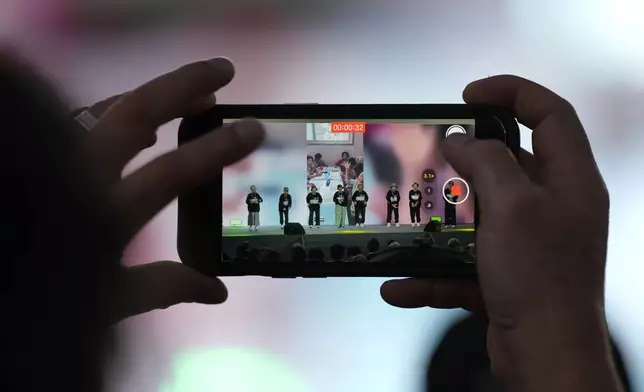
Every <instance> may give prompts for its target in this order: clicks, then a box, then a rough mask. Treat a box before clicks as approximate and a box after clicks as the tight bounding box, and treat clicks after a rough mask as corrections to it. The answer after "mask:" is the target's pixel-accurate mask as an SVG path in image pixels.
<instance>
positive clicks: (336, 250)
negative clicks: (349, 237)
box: [331, 244, 346, 261]
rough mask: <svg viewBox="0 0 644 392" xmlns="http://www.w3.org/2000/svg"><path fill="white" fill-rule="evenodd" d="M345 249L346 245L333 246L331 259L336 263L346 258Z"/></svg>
mask: <svg viewBox="0 0 644 392" xmlns="http://www.w3.org/2000/svg"><path fill="white" fill-rule="evenodd" d="M345 250H346V249H345V248H344V245H341V244H335V245H332V246H331V258H332V259H333V260H334V261H340V260H342V259H343V258H344V253H345Z"/></svg>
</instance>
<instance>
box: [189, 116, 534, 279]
mask: <svg viewBox="0 0 644 392" xmlns="http://www.w3.org/2000/svg"><path fill="white" fill-rule="evenodd" d="M242 118H257V119H259V120H262V119H271V120H279V119H309V118H310V119H316V120H325V119H328V120H345V119H346V120H355V119H360V120H365V121H369V120H375V121H377V120H383V121H384V120H443V119H449V120H459V119H467V120H472V119H473V120H474V127H475V136H476V138H478V139H496V140H501V141H503V142H504V143H505V144H506V145H507V146H508V148H509V149H510V151H512V153H513V154H514V155H515V156H516V157H519V156H520V154H519V153H520V149H521V147H520V135H519V127H518V124H517V122H516V120H515V118H514V116H513V115H512V113H510V112H509V111H507V110H505V109H503V108H499V107H495V106H487V105H467V104H410V105H405V104H394V105H387V104H373V105H317V104H301V105H290V104H289V105H217V106H216V107H214V108H213V109H211V110H208V111H206V112H203V113H201V114H199V115H196V116H192V117H186V118H184V119H183V120H182V121H181V124H180V126H179V132H178V143H179V145H181V144H185V143H188V142H190V141H192V140H195V139H197V138H199V137H201V136H204V135H205V134H208V133H210V132H212V131H213V130H215V129H217V128H219V127H221V126H222V125H223V122H224V120H235V119H242ZM222 178H223V176H222V173H219V175H217V176H215V177H214V178H213V180H212V181H211V182H209V183H207V184H204V185H202V186H200V187H198V188H196V189H194V190H193V191H192V192H190V193H188V194H185V195H181V196H180V197H179V201H178V228H177V251H178V253H179V256H180V258H181V260H182V262H183V263H184V264H186V265H188V266H190V267H192V268H195V269H196V270H198V271H200V272H202V273H204V274H206V275H209V276H247V275H253V276H270V277H274V278H295V277H422V276H441V277H455V276H475V274H476V266H475V265H473V264H471V263H467V264H464V263H461V262H458V261H453V262H449V261H446V262H443V263H434V262H431V263H429V262H424V263H421V262H418V263H413V264H414V265H411V264H412V263H409V264H408V263H405V265H396V264H387V263H328V262H327V263H305V264H304V263H289V262H281V263H259V262H258V263H253V264H249V263H248V264H247V263H241V264H237V263H232V262H222V261H221V259H222V256H221V255H222V242H221V241H222V236H221V234H222V233H221V230H222V227H221V225H220V223H219V222H220V221H221V214H222V210H221V202H222V200H221V199H222V191H221V190H222ZM478 223H479V219H478V207H477V208H476V209H475V225H478ZM469 235H470V236H471V233H470V234H469ZM453 237H456V238H458V235H457V233H454V235H453ZM437 252H439V253H441V252H440V251H437ZM443 253H444V252H443ZM428 256H429V255H428ZM440 257H441V258H442V259H445V257H442V256H440ZM448 258H449V255H448ZM415 264H418V265H415Z"/></svg>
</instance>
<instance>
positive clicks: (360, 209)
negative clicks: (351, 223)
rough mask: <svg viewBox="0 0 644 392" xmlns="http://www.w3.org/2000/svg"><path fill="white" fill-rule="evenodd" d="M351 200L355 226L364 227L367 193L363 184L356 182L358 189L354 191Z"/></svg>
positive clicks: (367, 200)
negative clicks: (353, 208)
mask: <svg viewBox="0 0 644 392" xmlns="http://www.w3.org/2000/svg"><path fill="white" fill-rule="evenodd" d="M351 201H353V204H354V206H355V217H356V226H357V227H364V222H365V215H366V214H367V203H368V202H369V195H368V194H367V192H365V191H364V184H362V183H359V184H358V190H357V191H355V192H354V194H353V196H352V197H351Z"/></svg>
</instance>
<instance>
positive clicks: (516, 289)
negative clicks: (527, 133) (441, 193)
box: [381, 76, 609, 390]
mask: <svg viewBox="0 0 644 392" xmlns="http://www.w3.org/2000/svg"><path fill="white" fill-rule="evenodd" d="M463 96H464V99H465V101H466V102H467V103H471V104H492V105H498V106H503V107H506V108H510V109H512V110H513V111H514V113H515V114H516V116H517V119H518V120H519V122H521V123H522V124H524V125H525V126H527V127H529V128H531V129H533V131H534V132H533V134H532V145H533V148H534V156H533V155H531V154H529V153H527V152H525V151H523V152H522V154H521V156H519V157H518V161H517V159H516V158H515V157H514V156H513V155H512V154H511V153H510V151H509V150H508V148H507V147H506V146H505V145H504V144H503V143H502V142H500V141H495V140H477V139H474V138H469V137H467V136H466V135H453V136H450V137H449V138H447V139H446V142H445V144H444V154H445V157H446V159H447V160H448V161H449V162H450V164H451V165H452V166H453V167H454V169H455V170H456V171H457V172H458V173H460V174H461V175H462V176H463V177H465V178H466V179H467V180H468V181H470V183H471V184H472V185H473V189H474V190H475V191H476V196H477V200H478V203H479V208H480V224H479V226H478V228H477V231H476V265H477V270H478V280H441V279H404V280H396V281H389V282H386V283H385V284H384V285H383V286H382V288H381V294H382V297H383V298H384V300H385V301H387V302H388V303H390V304H392V305H394V306H399V307H405V308H416V307H423V306H430V307H435V308H458V307H462V308H465V309H470V310H485V311H487V314H488V316H489V330H488V349H489V352H490V357H491V360H492V363H493V367H494V369H495V372H496V374H498V375H500V376H501V377H502V378H503V379H504V380H505V381H506V382H509V383H510V384H511V385H514V386H515V387H518V386H519V385H521V386H523V387H524V386H525V383H523V384H521V382H523V381H526V380H527V379H528V378H530V377H529V375H534V374H535V372H536V374H541V376H544V375H545V374H549V375H548V377H545V378H544V381H538V380H536V379H535V378H536V377H534V378H530V381H531V382H533V386H532V387H533V388H536V386H537V385H540V386H544V385H548V386H550V387H553V386H554V385H553V384H547V382H554V381H553V379H556V378H557V375H559V373H558V372H559V371H560V369H567V370H570V368H571V366H573V364H574V363H575V361H576V362H577V363H582V362H583V361H584V360H586V359H587V358H592V359H595V358H599V359H600V360H602V358H601V357H602V355H604V354H603V353H604V351H603V349H604V346H605V344H604V343H605V342H604V341H603V340H602V339H604V338H605V333H606V331H605V325H604V324H605V316H604V313H603V306H604V268H605V262H606V246H607V237H608V210H609V197H608V192H607V190H606V187H605V185H604V182H603V180H602V177H601V175H600V173H599V170H598V168H597V165H596V163H595V159H594V157H593V153H592V151H591V148H590V144H589V142H588V139H587V136H586V133H585V131H584V128H583V126H582V124H581V122H580V120H579V118H578V117H577V114H576V112H575V109H574V108H573V107H572V106H571V104H570V103H568V102H567V101H566V100H564V99H563V98H561V97H559V96H558V95H556V94H555V93H553V92H552V91H549V90H547V89H546V88H545V87H542V86H540V85H538V84H536V83H533V82H531V81H528V80H525V79H522V78H518V77H514V76H498V77H492V78H488V79H484V80H480V81H476V82H473V83H472V84H470V85H469V86H468V87H467V88H466V89H465V91H464V93H463ZM598 353H599V354H598ZM595 354H598V355H595ZM578 370H579V371H580V372H581V369H578ZM596 370H597V368H595V367H589V368H588V369H586V370H584V375H583V377H587V382H589V383H592V382H593V380H595V381H596V379H594V376H595V374H593V372H595V371H596ZM596 373H601V372H596ZM590 374H593V376H589V375H590ZM568 376H570V377H567V380H568V381H569V382H570V383H571V384H570V386H572V385H573V384H574V381H578V380H577V379H576V378H575V377H580V378H583V377H582V376H581V375H580V374H577V373H575V374H574V375H572V376H571V375H570V374H568ZM562 378H563V377H562ZM558 381H562V380H561V379H559V380H558ZM562 382H564V381H562ZM539 383H541V384H539ZM544 383H546V384H544ZM557 385H558V386H561V384H557ZM523 390H526V389H523ZM535 390H536V389H535ZM542 390H553V388H545V387H544V388H543V389H542ZM570 390H573V389H570ZM588 390H590V389H588Z"/></svg>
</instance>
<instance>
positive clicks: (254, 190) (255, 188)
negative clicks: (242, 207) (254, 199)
mask: <svg viewBox="0 0 644 392" xmlns="http://www.w3.org/2000/svg"><path fill="white" fill-rule="evenodd" d="M250 191H251V193H255V192H257V187H256V186H255V185H251V186H250Z"/></svg>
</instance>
